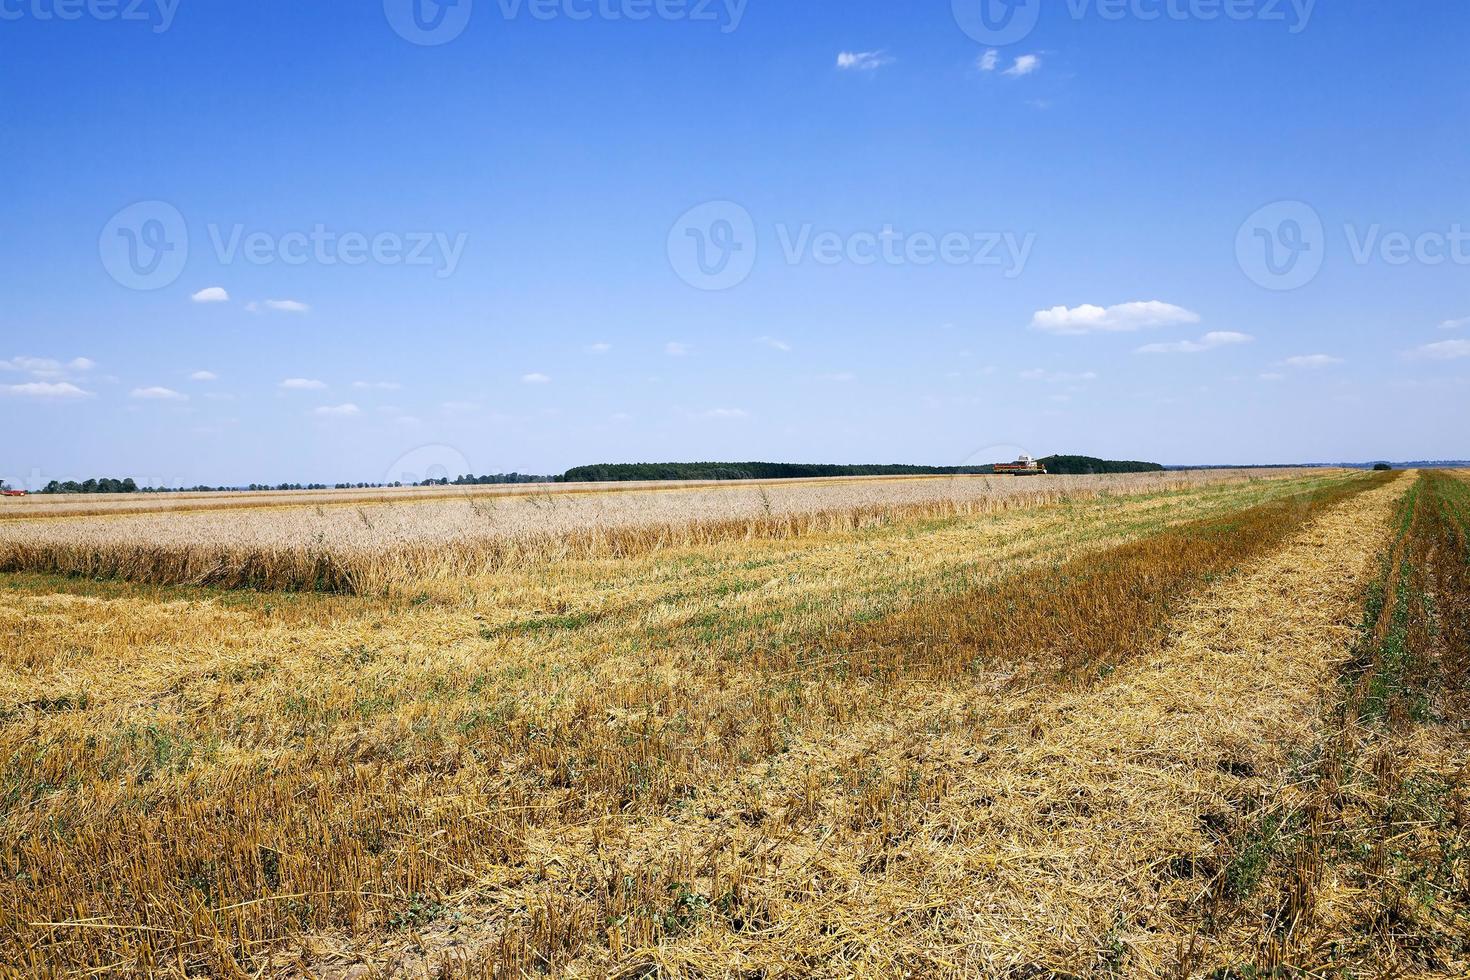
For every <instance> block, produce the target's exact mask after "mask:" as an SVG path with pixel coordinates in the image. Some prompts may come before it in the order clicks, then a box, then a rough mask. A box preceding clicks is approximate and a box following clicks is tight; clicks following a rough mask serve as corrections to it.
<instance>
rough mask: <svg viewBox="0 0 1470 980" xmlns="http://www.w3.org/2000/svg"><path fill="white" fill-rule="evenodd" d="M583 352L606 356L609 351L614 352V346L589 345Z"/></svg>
mask: <svg viewBox="0 0 1470 980" xmlns="http://www.w3.org/2000/svg"><path fill="white" fill-rule="evenodd" d="M583 350H585V351H586V352H587V353H589V354H606V353H607V352H608V351H610V350H612V344H607V343H596V344H588V345H587V346H586V347H584V348H583Z"/></svg>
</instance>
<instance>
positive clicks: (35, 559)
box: [0, 470, 1470, 980]
mask: <svg viewBox="0 0 1470 980" xmlns="http://www.w3.org/2000/svg"><path fill="white" fill-rule="evenodd" d="M491 500H493V501H494V502H493V504H492V503H490V501H491ZM190 506H192V504H191V503H189V502H180V504H179V508H180V509H179V510H178V512H176V513H171V512H169V511H166V510H165V511H162V512H158V513H144V514H136V515H124V514H112V515H91V516H88V515H85V514H73V515H71V516H51V517H46V518H43V519H34V518H27V519H22V520H6V521H3V522H0V555H3V556H4V560H3V564H0V568H4V569H5V572H4V574H0V666H3V670H0V970H3V971H4V973H5V975H13V976H107V975H115V976H174V977H184V976H219V977H332V978H342V980H346V978H349V977H350V978H362V977H436V978H439V977H443V978H449V977H520V976H533V975H545V976H568V977H610V976H622V977H631V976H639V977H727V976H741V977H805V976H822V977H849V976H916V977H917V976H923V977H928V976H940V977H943V976H955V977H959V976H981V977H1007V978H1039V977H1106V976H1117V977H1125V976H1126V977H1132V976H1148V977H1169V976H1172V977H1196V976H1197V977H1221V978H1223V977H1246V976H1272V975H1280V976H1295V975H1303V976H1385V975H1397V976H1444V977H1452V976H1464V975H1465V974H1466V971H1467V970H1470V952H1467V950H1470V919H1467V914H1470V901H1467V897H1470V860H1467V855H1470V817H1467V816H1466V815H1467V814H1470V782H1467V772H1466V766H1465V764H1464V759H1465V758H1466V757H1467V754H1466V749H1467V747H1470V746H1467V745H1466V740H1465V734H1466V728H1465V724H1464V719H1465V713H1464V707H1465V693H1466V672H1465V669H1466V664H1467V663H1470V660H1467V652H1470V651H1467V648H1466V643H1467V638H1470V602H1467V596H1470V582H1467V571H1466V561H1467V558H1470V551H1467V546H1466V540H1467V539H1466V526H1467V523H1470V482H1467V481H1465V480H1463V479H1457V478H1453V477H1451V476H1447V475H1444V474H1438V473H1417V472H1412V473H1407V474H1384V475H1369V474H1361V473H1350V472H1343V471H1321V470H1313V471H1289V472H1279V473H1274V474H1272V475H1270V476H1265V475H1263V474H1259V473H1246V472H1217V473H1210V474H1191V475H1185V474H1167V475H1164V476H1160V477H1145V478H1139V477H1112V478H1101V477H1099V478H1079V479H1077V480H1064V479H1056V480H1053V479H1047V480H1045V481H1009V482H1008V481H1003V480H991V481H984V480H980V479H978V478H968V479H964V480H938V481H934V480H897V481H895V480H878V481H834V482H833V483H832V484H830V485H826V484H823V483H821V482H804V483H801V484H788V485H771V486H758V487H756V486H745V485H742V486H739V487H730V488H710V487H684V488H666V489H658V490H653V491H650V490H644V489H637V490H629V491H625V492H620V493H582V494H575V495H567V496H565V497H558V496H556V495H554V494H547V493H545V492H544V490H535V491H531V492H528V493H520V494H501V495H478V494H476V495H471V496H469V497H459V498H452V499H435V500H429V501H423V502H414V503H411V504H409V503H399V502H378V503H363V502H361V501H357V502H340V503H339V502H331V503H327V504H323V505H320V506H314V505H309V506H304V507H302V506H293V507H252V506H241V507H229V508H223V509H219V508H216V509H211V510H207V511H198V510H191V509H189V507H190ZM1272 971H1278V972H1276V973H1273V972H1272Z"/></svg>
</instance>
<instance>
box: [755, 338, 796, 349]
mask: <svg viewBox="0 0 1470 980" xmlns="http://www.w3.org/2000/svg"><path fill="white" fill-rule="evenodd" d="M755 342H756V343H757V344H764V345H766V346H767V347H769V348H771V350H778V351H783V352H784V351H789V350H791V345H790V344H788V343H787V342H786V341H784V340H780V339H778V338H776V337H757V338H755Z"/></svg>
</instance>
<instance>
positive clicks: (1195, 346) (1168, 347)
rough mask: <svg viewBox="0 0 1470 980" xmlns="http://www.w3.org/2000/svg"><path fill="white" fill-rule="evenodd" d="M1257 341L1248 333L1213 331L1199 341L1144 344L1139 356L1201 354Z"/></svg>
mask: <svg viewBox="0 0 1470 980" xmlns="http://www.w3.org/2000/svg"><path fill="white" fill-rule="evenodd" d="M1253 340H1255V338H1254V337H1252V336H1251V335H1250V334H1248V333H1236V332H1234V331H1232V330H1212V331H1211V332H1209V333H1207V334H1205V335H1204V336H1203V337H1201V338H1200V339H1199V340H1176V341H1174V342H1172V343H1167V344H1144V345H1143V346H1142V347H1140V348H1138V351H1137V353H1139V354H1201V353H1203V352H1205V351H1208V350H1216V349H1218V348H1220V347H1231V346H1234V345H1236V344H1248V343H1250V342H1251V341H1253Z"/></svg>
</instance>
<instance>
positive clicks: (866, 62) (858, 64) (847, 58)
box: [837, 51, 893, 71]
mask: <svg viewBox="0 0 1470 980" xmlns="http://www.w3.org/2000/svg"><path fill="white" fill-rule="evenodd" d="M892 63H893V59H892V58H890V57H888V55H887V54H885V53H884V52H882V51H843V52H841V53H839V54H838V55H837V67H838V68H840V69H842V70H843V71H875V70H877V69H879V68H882V67H883V66H884V65H887V64H892Z"/></svg>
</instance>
